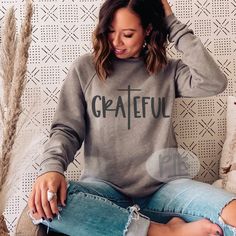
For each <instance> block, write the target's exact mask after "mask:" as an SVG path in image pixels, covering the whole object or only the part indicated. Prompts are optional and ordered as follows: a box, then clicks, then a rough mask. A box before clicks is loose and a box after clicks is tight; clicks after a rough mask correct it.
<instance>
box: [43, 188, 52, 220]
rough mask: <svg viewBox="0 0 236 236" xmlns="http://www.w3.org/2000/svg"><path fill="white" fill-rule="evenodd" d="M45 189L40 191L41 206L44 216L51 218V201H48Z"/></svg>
mask: <svg viewBox="0 0 236 236" xmlns="http://www.w3.org/2000/svg"><path fill="white" fill-rule="evenodd" d="M47 191H48V189H46V188H45V189H43V191H41V203H42V208H43V211H44V214H45V216H46V218H47V219H52V218H53V212H52V207H51V201H52V200H51V201H50V202H49V201H48V199H47ZM51 191H55V190H51Z"/></svg>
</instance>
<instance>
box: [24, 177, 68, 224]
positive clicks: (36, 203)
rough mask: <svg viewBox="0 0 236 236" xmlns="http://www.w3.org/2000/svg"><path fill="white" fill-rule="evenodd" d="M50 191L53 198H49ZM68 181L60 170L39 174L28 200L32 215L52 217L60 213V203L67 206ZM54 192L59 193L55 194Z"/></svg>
mask: <svg viewBox="0 0 236 236" xmlns="http://www.w3.org/2000/svg"><path fill="white" fill-rule="evenodd" d="M48 191H50V192H51V193H50V195H52V196H51V197H52V199H51V200H50V201H49V200H48ZM66 191H67V183H66V180H65V177H64V176H63V175H62V174H60V173H58V172H48V173H45V174H43V175H41V176H39V177H38V178H37V179H36V181H35V183H34V185H33V188H32V192H31V195H30V197H29V201H28V207H29V210H30V212H31V215H32V216H33V217H35V218H37V219H39V218H44V219H52V218H53V216H54V215H57V214H58V213H59V211H58V204H61V205H62V206H65V200H66ZM53 193H56V194H57V195H55V196H53Z"/></svg>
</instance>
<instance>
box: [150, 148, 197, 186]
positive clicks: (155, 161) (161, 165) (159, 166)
mask: <svg viewBox="0 0 236 236" xmlns="http://www.w3.org/2000/svg"><path fill="white" fill-rule="evenodd" d="M146 169H147V172H148V173H149V175H150V176H151V177H152V178H154V179H156V180H158V181H160V182H169V181H170V180H173V179H177V178H184V177H187V178H194V177H195V176H196V175H197V174H198V172H199V170H200V161H199V159H198V157H197V156H196V155H195V154H194V153H192V152H190V151H188V150H184V149H182V148H166V149H162V150H159V151H156V152H154V153H153V154H152V155H151V156H150V158H149V159H148V160H147V162H146Z"/></svg>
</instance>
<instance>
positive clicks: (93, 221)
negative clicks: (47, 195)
mask: <svg viewBox="0 0 236 236" xmlns="http://www.w3.org/2000/svg"><path fill="white" fill-rule="evenodd" d="M233 199H236V196H235V195H234V194H232V193H228V192H226V191H224V190H221V189H218V188H215V187H213V186H212V185H209V184H205V183H201V182H197V181H194V180H190V179H179V180H174V181H171V182H169V183H167V184H163V186H162V187H161V188H159V189H158V191H157V192H155V193H154V194H152V195H149V196H147V197H143V198H129V197H127V196H125V195H123V194H122V193H120V192H118V191H117V190H115V189H114V188H113V187H111V186H110V185H108V184H107V183H104V182H102V181H91V182H79V183H77V182H70V186H69V188H68V193H67V206H66V207H65V208H63V209H62V211H61V212H60V219H59V220H58V219H57V218H55V219H54V220H53V221H52V222H50V223H49V222H47V221H44V222H43V224H45V225H48V226H49V227H50V229H51V230H54V231H57V232H62V233H64V234H67V235H71V236H75V235H76V236H78V235H79V236H90V235H91V236H108V235H109V236H111V235H112V236H113V235H114V236H116V235H117V236H122V235H127V236H133V235H135V236H146V235H147V231H148V227H149V224H150V220H152V221H156V222H159V223H167V222H168V221H169V220H170V219H171V218H172V217H174V216H178V217H181V218H182V219H184V220H185V221H186V222H191V221H196V220H199V219H202V218H207V219H209V220H211V221H212V222H214V223H216V224H218V225H219V226H221V228H222V229H223V231H224V235H225V236H235V235H236V229H235V228H233V227H231V226H229V225H227V224H225V223H224V222H223V220H222V219H221V217H220V214H221V211H222V209H223V208H224V206H226V205H227V204H228V203H229V202H230V201H232V200H233ZM139 208H140V209H139ZM149 218H150V220H149Z"/></svg>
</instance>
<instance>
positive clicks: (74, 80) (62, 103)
mask: <svg viewBox="0 0 236 236" xmlns="http://www.w3.org/2000/svg"><path fill="white" fill-rule="evenodd" d="M85 110H86V102H85V98H84V94H83V91H82V88H81V84H80V80H79V76H78V73H77V66H76V62H75V63H73V64H72V66H71V68H70V70H69V72H68V74H67V77H66V79H65V81H64V83H63V85H62V89H61V92H60V98H59V104H58V106H57V109H56V112H55V115H54V119H53V122H52V126H51V131H50V137H49V140H48V142H47V143H46V145H45V147H44V152H43V156H42V159H43V160H42V162H41V165H40V170H39V175H42V174H44V173H46V172H49V171H56V172H59V173H61V174H64V171H65V170H66V169H67V167H68V165H69V163H70V162H72V161H73V160H74V156H75V154H76V152H77V151H78V149H79V148H80V147H81V145H82V142H83V140H84V136H85V118H84V117H85Z"/></svg>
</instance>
